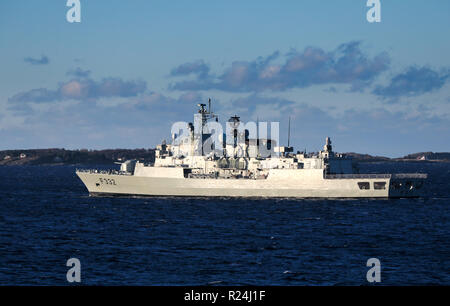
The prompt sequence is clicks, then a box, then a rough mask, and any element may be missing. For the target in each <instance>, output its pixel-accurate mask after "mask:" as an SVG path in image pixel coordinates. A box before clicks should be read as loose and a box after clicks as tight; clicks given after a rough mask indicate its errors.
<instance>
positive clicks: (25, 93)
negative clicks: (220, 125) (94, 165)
mask: <svg viewBox="0 0 450 306" xmlns="http://www.w3.org/2000/svg"><path fill="white" fill-rule="evenodd" d="M366 2H367V1H366V0H341V1H335V0H322V1H317V0H295V1H294V0H283V1H269V0H247V1H242V0H241V1H238V0H226V1H225V0H215V1H206V0H196V1H187V0H184V1H181V0H176V1H175V0H165V1H162V0H161V1H150V0H133V1H124V0H121V1H119V0H108V1H106V0H80V3H81V10H80V12H81V22H79V23H78V22H73V23H70V22H68V21H67V19H66V14H67V12H68V11H69V9H70V8H69V7H67V6H66V0H48V1H25V0H2V1H1V2H0V150H7V149H30V148H67V149H82V148H88V149H104V148H152V147H155V146H156V145H157V144H158V143H160V142H161V141H162V140H163V139H170V128H171V125H172V123H174V122H176V121H192V120H193V114H194V112H195V111H196V109H197V107H196V105H197V104H198V103H206V102H207V101H208V98H211V99H212V103H213V110H214V112H216V113H217V114H218V115H219V119H220V121H221V122H225V121H226V120H227V119H228V118H229V117H230V116H232V115H235V114H237V115H239V116H240V117H241V119H242V120H243V121H245V122H247V121H256V120H257V119H258V120H259V121H268V122H270V121H278V122H280V131H281V134H280V141H281V143H285V144H287V134H288V133H287V126H288V123H287V122H288V120H289V117H290V118H291V139H290V142H291V144H292V145H294V146H295V147H296V149H297V150H304V149H306V150H307V151H317V150H320V149H321V148H322V146H323V144H324V142H325V138H326V137H327V136H329V137H331V139H332V141H333V146H334V149H335V150H336V151H338V152H359V153H368V154H373V155H383V156H390V157H399V156H404V155H406V154H409V153H414V152H425V151H433V152H448V151H450V141H449V140H450V137H449V135H450V39H449V37H450V35H449V34H450V1H448V0H430V1H424V0H423V1H419V0H409V1H391V0H389V1H388V0H380V3H381V22H374V23H370V22H368V21H367V18H366V14H367V11H368V10H369V9H370V8H369V7H367V5H366Z"/></svg>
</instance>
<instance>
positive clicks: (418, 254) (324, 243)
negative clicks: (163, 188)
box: [0, 162, 450, 285]
mask: <svg viewBox="0 0 450 306" xmlns="http://www.w3.org/2000/svg"><path fill="white" fill-rule="evenodd" d="M361 171H364V172H372V173H383V172H426V173H429V185H428V189H427V195H426V196H425V197H424V198H419V199H392V200H387V199H382V200H380V199H378V200H376V199H363V200H348V199H346V200H324V199H317V200H312V199H296V200H293V199H232V198H223V199H216V198H94V197H89V196H88V194H87V191H86V189H85V188H84V186H83V185H82V183H81V181H79V180H78V178H77V177H76V176H75V174H74V172H75V167H72V166H17V167H15V166H14V167H0V284H1V285H68V284H69V283H68V282H67V280H66V273H67V270H68V269H69V267H66V261H67V260H68V259H69V258H72V257H75V258H78V259H79V260H80V262H81V284H84V285H208V284H219V285H367V284H369V283H368V282H367V280H366V273H367V271H368V269H369V267H367V266H366V263H367V260H368V259H369V258H372V257H375V258H378V259H379V260H380V262H381V283H380V284H381V285H421V284H430V285H431V284H433V285H434V284H444V285H450V205H449V204H450V188H449V187H450V181H449V177H450V163H431V162H429V163H428V162H426V163H376V164H363V165H362V166H361Z"/></svg>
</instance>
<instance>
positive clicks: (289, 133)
mask: <svg viewBox="0 0 450 306" xmlns="http://www.w3.org/2000/svg"><path fill="white" fill-rule="evenodd" d="M290 142H291V116H289V128H288V148H289V147H290V145H289V144H290Z"/></svg>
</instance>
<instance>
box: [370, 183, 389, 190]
mask: <svg viewBox="0 0 450 306" xmlns="http://www.w3.org/2000/svg"><path fill="white" fill-rule="evenodd" d="M373 188H374V189H378V190H379V189H386V182H374V183H373Z"/></svg>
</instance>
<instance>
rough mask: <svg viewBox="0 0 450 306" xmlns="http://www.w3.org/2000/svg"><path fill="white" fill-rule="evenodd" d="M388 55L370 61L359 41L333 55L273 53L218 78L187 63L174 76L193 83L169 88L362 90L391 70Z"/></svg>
mask: <svg viewBox="0 0 450 306" xmlns="http://www.w3.org/2000/svg"><path fill="white" fill-rule="evenodd" d="M389 66H390V58H389V56H388V54H387V53H386V52H382V53H380V54H378V55H376V56H374V57H372V58H371V57H369V56H368V55H366V54H365V53H364V52H363V51H362V50H361V43H360V42H358V41H354V42H349V43H344V44H342V45H340V46H339V47H338V48H336V49H335V50H332V51H325V50H323V49H321V48H316V47H308V48H305V49H304V50H303V51H301V52H299V51H297V50H291V51H290V52H289V53H287V54H286V55H285V56H284V57H281V56H280V53H279V52H278V51H277V52H274V53H273V54H271V55H269V56H267V57H258V58H257V59H255V60H253V61H235V62H233V63H232V64H231V66H229V67H227V68H226V69H225V70H224V72H223V73H221V74H219V75H218V76H215V75H212V74H210V67H209V66H208V65H207V64H206V63H204V62H203V61H196V62H192V63H185V64H182V65H180V66H178V67H176V68H174V69H173V70H172V72H171V76H178V77H179V76H187V75H194V76H195V79H194V80H182V81H178V82H175V83H173V84H171V85H170V86H169V88H170V89H172V90H210V89H218V90H222V91H228V92H260V91H264V90H272V91H285V90H289V89H292V88H305V87H309V86H312V85H321V84H348V85H350V86H351V90H362V89H363V88H365V87H367V86H369V85H370V84H372V82H373V80H374V79H375V78H376V77H377V76H379V75H380V74H381V73H382V72H384V71H386V70H387V69H389Z"/></svg>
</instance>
